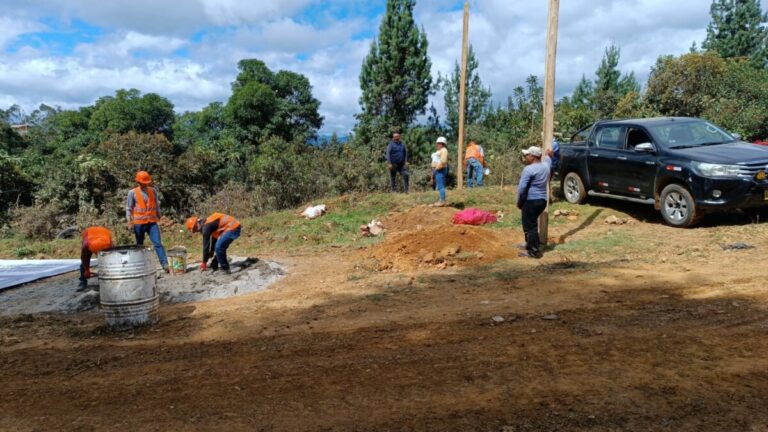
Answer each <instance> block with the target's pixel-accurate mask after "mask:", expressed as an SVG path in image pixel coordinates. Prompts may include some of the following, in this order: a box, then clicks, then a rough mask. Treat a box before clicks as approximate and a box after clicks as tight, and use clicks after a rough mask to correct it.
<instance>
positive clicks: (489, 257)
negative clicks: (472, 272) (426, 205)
mask: <svg viewBox="0 0 768 432" xmlns="http://www.w3.org/2000/svg"><path fill="white" fill-rule="evenodd" d="M508 235H509V233H502V232H497V231H494V230H491V229H488V228H483V227H475V226H467V225H443V226H438V227H430V228H429V229H421V230H413V231H409V232H405V233H399V235H393V236H390V237H388V238H387V239H386V240H384V242H382V243H380V244H378V245H376V246H375V247H374V248H373V249H372V250H371V253H370V258H372V259H373V260H375V262H376V264H375V267H376V270H379V271H383V270H390V269H392V270H401V271H403V270H406V271H407V270H413V269H417V268H421V267H437V268H446V267H450V266H471V265H478V264H482V263H483V262H489V263H490V262H493V261H497V260H499V259H504V258H512V257H516V256H517V252H518V250H517V249H516V248H515V246H514V243H516V242H519V241H520V239H521V237H522V235H521V234H514V235H509V236H508Z"/></svg>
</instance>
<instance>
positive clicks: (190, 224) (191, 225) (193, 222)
mask: <svg viewBox="0 0 768 432" xmlns="http://www.w3.org/2000/svg"><path fill="white" fill-rule="evenodd" d="M199 220H200V218H198V217H197V216H190V217H188V218H187V221H186V222H184V226H186V227H187V230H188V231H189V232H195V226H197V221H199Z"/></svg>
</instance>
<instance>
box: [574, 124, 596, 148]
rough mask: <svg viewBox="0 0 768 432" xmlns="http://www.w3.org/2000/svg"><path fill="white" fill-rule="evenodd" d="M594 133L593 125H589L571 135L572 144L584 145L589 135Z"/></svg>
mask: <svg viewBox="0 0 768 432" xmlns="http://www.w3.org/2000/svg"><path fill="white" fill-rule="evenodd" d="M591 133H592V125H590V126H587V127H585V128H583V129H581V130H580V131H578V132H576V133H575V134H573V136H572V137H571V145H584V143H586V142H587V140H588V139H589V135H590V134H591Z"/></svg>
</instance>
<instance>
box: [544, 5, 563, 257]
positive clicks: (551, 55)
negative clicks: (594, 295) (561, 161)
mask: <svg viewBox="0 0 768 432" xmlns="http://www.w3.org/2000/svg"><path fill="white" fill-rule="evenodd" d="M559 14H560V0H549V19H548V22H547V61H546V66H545V68H544V121H543V131H542V132H543V133H542V138H543V139H544V142H543V143H542V145H541V150H542V151H543V152H544V153H545V154H546V152H547V150H549V149H550V148H552V139H553V138H554V136H555V68H556V65H557V24H558V16H559ZM549 196H551V193H550V190H549V182H547V197H549ZM539 237H540V238H541V243H542V244H543V245H545V246H546V244H547V241H548V240H549V199H547V207H546V208H545V209H544V212H543V213H542V214H541V217H540V218H539Z"/></svg>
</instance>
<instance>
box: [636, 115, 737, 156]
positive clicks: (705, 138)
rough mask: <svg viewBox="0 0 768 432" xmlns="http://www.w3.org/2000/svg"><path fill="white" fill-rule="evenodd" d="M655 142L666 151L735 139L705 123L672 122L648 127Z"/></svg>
mask: <svg viewBox="0 0 768 432" xmlns="http://www.w3.org/2000/svg"><path fill="white" fill-rule="evenodd" d="M648 129H650V131H651V134H652V135H653V136H654V137H655V138H656V140H657V141H658V142H659V143H660V144H661V145H662V146H664V147H666V148H668V149H682V148H691V147H699V146H707V145H716V144H723V143H729V142H734V141H736V139H734V138H733V136H731V135H730V134H728V133H726V132H725V131H723V130H722V129H720V128H718V127H717V126H715V125H713V124H711V123H707V122H705V121H693V122H674V123H667V124H663V125H656V126H650V127H648Z"/></svg>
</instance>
